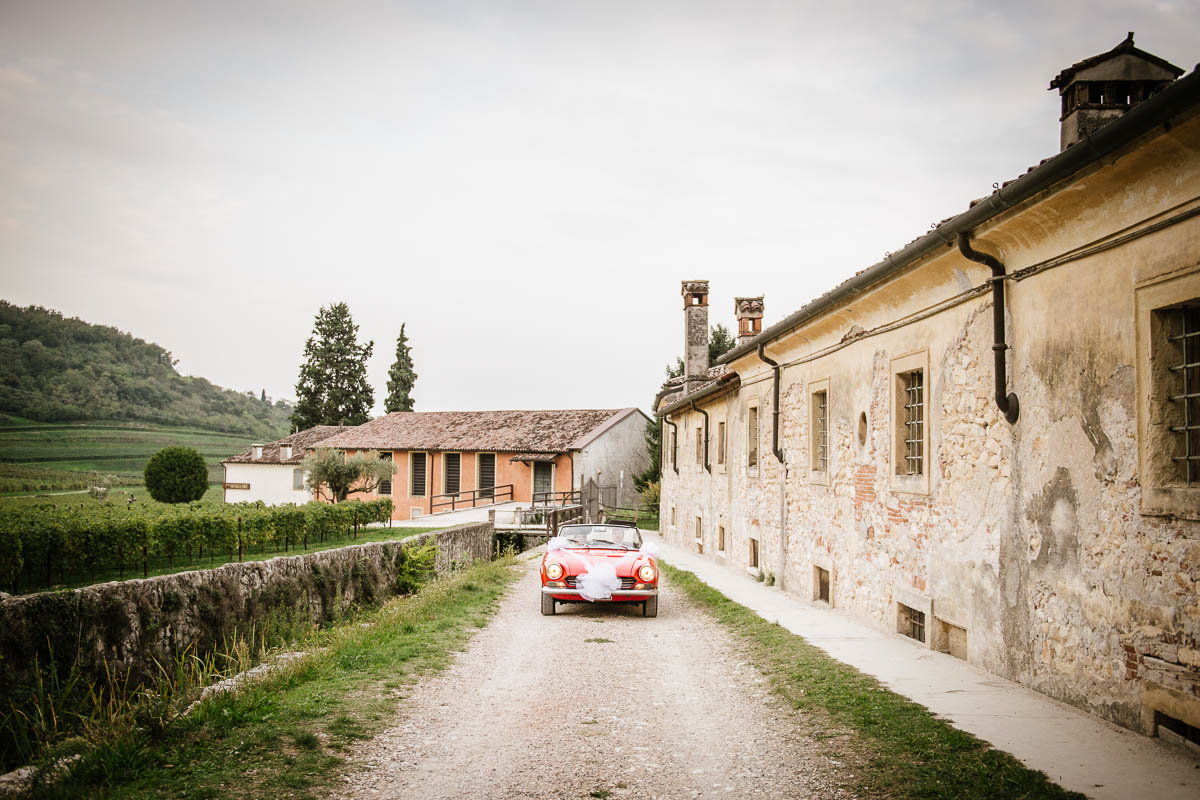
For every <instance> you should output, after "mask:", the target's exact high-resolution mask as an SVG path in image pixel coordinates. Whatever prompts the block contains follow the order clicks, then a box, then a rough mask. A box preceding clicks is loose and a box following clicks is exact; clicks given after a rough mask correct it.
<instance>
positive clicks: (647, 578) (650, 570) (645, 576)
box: [638, 564, 657, 583]
mask: <svg viewBox="0 0 1200 800" xmlns="http://www.w3.org/2000/svg"><path fill="white" fill-rule="evenodd" d="M656 574H657V571H656V570H655V569H654V567H653V566H652V565H650V564H643V565H642V566H641V568H639V569H638V577H639V578H641V579H642V582H643V583H650V582H651V581H653V580H654V576H655V575H656Z"/></svg>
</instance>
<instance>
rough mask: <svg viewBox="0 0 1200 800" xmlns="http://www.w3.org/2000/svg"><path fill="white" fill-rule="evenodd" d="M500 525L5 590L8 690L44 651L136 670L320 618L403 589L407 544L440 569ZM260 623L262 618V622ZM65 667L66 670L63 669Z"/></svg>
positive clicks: (481, 545)
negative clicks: (53, 588)
mask: <svg viewBox="0 0 1200 800" xmlns="http://www.w3.org/2000/svg"><path fill="white" fill-rule="evenodd" d="M492 538H493V535H492V526H491V525H490V524H488V523H477V524H472V525H463V526H460V527H456V528H449V529H447V530H443V531H431V532H429V533H424V534H420V535H417V536H413V537H411V538H409V539H405V540H403V541H397V542H374V543H370V544H361V545H353V546H350V547H342V548H338V549H335V550H325V551H322V552H319V553H311V554H308V555H299V556H282V557H279V558H272V559H270V560H267V561H248V562H243V563H234V564H226V565H224V566H221V567H217V568H216V569H209V570H197V571H192V572H180V573H176V574H174V575H162V576H158V577H154V578H147V579H139V580H129V581H119V582H112V583H102V584H97V585H94V586H88V587H85V588H83V589H75V590H72V591H64V592H42V593H39V594H31V595H24V596H17V597H8V596H5V597H4V598H3V600H0V698H8V697H11V696H14V693H16V692H19V691H20V687H21V686H22V685H24V684H25V683H26V682H27V681H28V680H29V678H30V677H31V676H32V675H33V670H34V664H35V660H36V663H37V664H41V665H45V664H48V663H49V662H50V661H52V660H53V661H54V662H55V663H56V664H57V665H59V667H60V670H61V669H63V668H64V667H69V665H70V664H71V663H72V662H74V661H75V659H76V658H78V659H79V664H80V666H81V667H82V669H83V672H84V674H85V676H87V677H89V678H91V677H100V676H102V675H103V674H104V670H105V666H106V665H107V669H108V670H109V671H110V672H111V673H114V674H125V673H130V674H131V675H132V676H133V677H134V678H135V679H136V678H137V677H138V676H140V675H144V674H145V673H146V672H147V671H151V670H154V669H155V666H154V663H155V661H158V662H159V663H163V664H167V663H170V662H171V660H172V659H173V658H174V657H175V656H176V655H177V654H179V653H181V652H183V651H184V650H185V649H187V648H192V650H193V652H199V653H203V652H207V651H211V650H212V649H213V648H214V647H218V646H220V645H221V644H223V642H224V641H225V639H226V638H227V637H229V636H231V635H232V634H234V633H242V634H245V633H246V632H247V631H248V630H249V629H250V627H251V626H262V625H263V624H264V623H268V624H280V623H284V622H293V623H294V622H300V623H302V624H303V623H309V624H320V623H322V622H332V621H334V620H337V619H339V618H340V617H341V616H342V615H343V613H344V612H345V611H347V610H348V609H350V608H352V607H354V606H359V605H366V604H370V603H374V602H378V601H380V600H383V599H385V598H387V597H389V596H391V595H392V594H394V592H395V586H396V580H397V577H398V576H399V574H400V571H401V567H402V565H403V564H404V561H405V558H406V553H407V551H409V550H411V549H413V548H416V547H420V546H422V545H426V544H433V545H435V546H436V547H437V559H436V569H437V571H438V573H439V574H440V573H444V572H448V571H450V570H452V569H454V568H456V567H458V566H462V565H465V564H469V563H471V562H473V561H477V560H486V559H490V558H491V557H492V553H493V547H492ZM260 629H261V627H260ZM60 674H63V673H62V672H60Z"/></svg>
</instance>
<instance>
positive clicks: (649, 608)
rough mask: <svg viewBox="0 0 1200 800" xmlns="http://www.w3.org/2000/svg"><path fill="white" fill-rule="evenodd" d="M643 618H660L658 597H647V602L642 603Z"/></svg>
mask: <svg viewBox="0 0 1200 800" xmlns="http://www.w3.org/2000/svg"><path fill="white" fill-rule="evenodd" d="M642 616H643V617H657V616H658V598H657V597H647V598H646V602H644V603H642Z"/></svg>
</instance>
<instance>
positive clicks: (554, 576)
mask: <svg viewBox="0 0 1200 800" xmlns="http://www.w3.org/2000/svg"><path fill="white" fill-rule="evenodd" d="M562 576H563V565H562V564H558V563H556V562H554V561H551V562H550V563H549V564H547V565H546V578H548V579H549V580H552V581H556V580H558V579H559V578H561V577H562Z"/></svg>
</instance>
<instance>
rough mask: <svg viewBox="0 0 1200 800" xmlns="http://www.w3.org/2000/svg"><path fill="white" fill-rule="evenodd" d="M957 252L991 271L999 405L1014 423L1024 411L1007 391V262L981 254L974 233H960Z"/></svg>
mask: <svg viewBox="0 0 1200 800" xmlns="http://www.w3.org/2000/svg"><path fill="white" fill-rule="evenodd" d="M958 252H960V253H962V254H963V257H964V258H966V259H968V260H970V261H974V262H975V263H977V264H984V265H986V266H987V267H989V268H990V269H991V270H992V277H991V281H992V329H993V342H994V343H993V344H992V354H993V356H994V357H995V361H996V369H995V374H996V405H997V407H999V409H1000V410H1001V411H1002V412H1004V418H1005V419H1006V420H1008V422H1009V424H1010V425H1011V424H1014V423H1016V421H1017V417H1018V416H1020V413H1021V404H1020V402H1018V400H1017V396H1016V394H1014V393H1011V392H1009V391H1008V368H1007V364H1006V360H1005V356H1004V351H1005V350H1008V349H1009V347H1008V344H1007V343H1006V342H1005V341H1004V280H1005V277H1006V275H1005V270H1004V264H1002V263H1001V262H1000V260H999V259H997V258H996V257H995V256H990V255H988V254H987V253H981V252H979V251H978V250H974V249H972V248H971V234H970V232H969V231H962V232H961V233H959V234H958Z"/></svg>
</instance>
